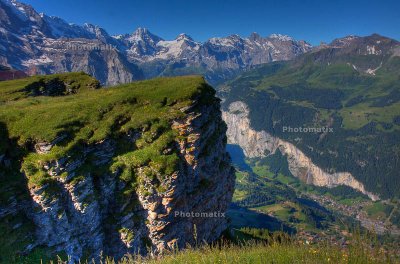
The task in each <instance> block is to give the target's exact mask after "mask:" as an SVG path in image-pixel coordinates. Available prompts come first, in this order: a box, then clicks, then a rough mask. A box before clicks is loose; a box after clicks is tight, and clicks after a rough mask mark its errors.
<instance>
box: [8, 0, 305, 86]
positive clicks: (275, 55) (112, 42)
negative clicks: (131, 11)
mask: <svg viewBox="0 0 400 264" xmlns="http://www.w3.org/2000/svg"><path fill="white" fill-rule="evenodd" d="M0 14H1V16H0V23H1V25H0V65H3V66H8V67H11V68H13V69H15V70H22V71H25V72H26V73H28V74H30V75H35V74H50V73H62V72H79V71H84V72H86V73H88V74H90V75H92V76H94V77H95V78H97V79H98V80H99V81H100V82H101V83H102V84H107V85H115V84H119V83H129V82H131V81H133V80H140V79H143V78H146V79H147V78H153V77H157V76H175V75H188V74H202V75H205V77H206V79H207V80H208V81H209V82H211V83H212V84H215V83H218V82H221V81H224V80H227V79H229V78H230V77H232V76H234V75H235V74H237V73H239V72H241V71H243V70H246V69H249V68H251V67H253V66H255V65H259V64H262V63H267V62H272V61H280V60H290V59H292V58H294V57H296V56H297V55H299V54H303V53H304V52H307V51H309V50H311V48H312V47H311V45H310V44H308V43H307V42H305V41H297V40H294V39H293V38H291V37H288V36H284V35H280V34H272V35H270V36H268V37H261V36H260V35H258V34H256V33H253V34H251V36H249V37H247V38H241V37H240V36H238V35H231V36H228V37H221V38H219V37H216V38H211V39H209V40H207V41H206V42H204V43H200V42H197V41H195V40H193V39H192V38H191V37H190V36H188V35H186V34H180V35H179V36H177V37H176V39H174V40H164V39H162V38H161V37H159V36H156V35H154V34H152V33H151V32H150V31H149V30H148V29H145V28H138V29H137V30H135V31H134V32H133V33H131V34H123V35H118V36H110V35H109V34H108V33H107V32H106V31H105V30H104V29H102V28H100V27H98V26H95V25H92V24H84V25H83V26H80V25H75V24H70V23H67V22H66V21H64V20H63V19H61V18H59V17H53V16H48V15H46V14H43V13H38V12H36V10H34V9H33V8H32V7H31V6H30V5H26V4H23V3H20V2H18V1H15V0H1V1H0Z"/></svg>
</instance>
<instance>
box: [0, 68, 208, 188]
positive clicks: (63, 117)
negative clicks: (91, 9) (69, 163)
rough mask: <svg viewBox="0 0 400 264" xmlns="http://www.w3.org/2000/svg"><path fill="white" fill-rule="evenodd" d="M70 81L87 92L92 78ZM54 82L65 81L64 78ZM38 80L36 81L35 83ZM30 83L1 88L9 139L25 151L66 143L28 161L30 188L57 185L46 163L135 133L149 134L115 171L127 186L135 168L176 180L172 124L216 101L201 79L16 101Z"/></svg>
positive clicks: (0, 118)
mask: <svg viewBox="0 0 400 264" xmlns="http://www.w3.org/2000/svg"><path fill="white" fill-rule="evenodd" d="M66 76H68V78H71V79H73V78H78V77H79V78H78V79H77V80H76V82H77V83H80V82H82V83H81V84H80V85H83V86H84V85H86V84H85V83H86V81H87V80H86V79H87V78H91V77H88V76H87V75H82V74H75V73H74V74H71V76H69V75H65V76H63V77H64V78H67V77H66ZM53 77H54V78H60V76H59V75H57V76H53ZM37 78H38V77H32V79H33V80H36V79H37ZM43 78H46V79H50V78H51V77H49V76H47V77H43ZM82 79H83V81H82ZM30 81H32V80H30ZM76 82H75V83H76ZM26 83H29V81H28V80H24V81H21V80H17V81H14V83H13V82H11V81H10V82H3V83H0V91H5V92H4V93H2V96H0V99H2V100H3V101H4V102H3V103H2V104H0V123H3V124H5V126H6V130H7V133H8V137H9V138H12V139H17V140H18V144H19V145H20V146H21V147H25V146H26V145H27V144H31V143H32V142H34V143H35V142H51V141H53V140H54V139H56V138H57V137H60V136H64V137H65V140H63V141H62V142H60V143H59V144H57V145H56V146H54V147H53V148H52V149H51V151H50V153H47V154H36V153H29V154H28V155H27V156H25V157H24V162H23V164H22V170H23V171H24V172H25V173H26V175H27V176H28V179H29V184H30V186H32V185H34V186H37V185H39V186H42V185H44V184H45V183H51V182H52V181H53V180H52V179H51V178H50V177H49V176H48V175H46V174H45V173H44V171H43V170H42V166H43V165H42V164H43V163H45V162H49V161H52V160H57V159H59V158H61V157H64V156H66V155H67V154H68V155H69V156H74V154H75V153H78V154H79V153H80V152H81V148H82V146H84V145H87V144H93V143H96V142H99V141H101V140H103V139H106V138H120V137H121V136H123V135H126V134H128V133H129V132H130V131H143V132H144V133H143V137H142V138H141V139H139V140H138V141H137V142H136V150H133V149H131V150H130V151H126V152H125V153H123V154H121V155H119V156H117V157H115V159H114V164H113V166H112V169H114V170H117V169H118V168H120V169H123V170H124V171H125V172H126V173H125V174H123V177H125V180H127V173H128V174H132V173H131V172H130V171H131V170H132V168H134V167H138V166H141V165H144V164H150V166H151V167H153V168H154V169H155V170H156V171H158V172H159V173H161V174H164V173H165V174H171V173H172V172H173V171H174V169H175V164H176V161H177V159H178V158H177V155H176V153H172V154H169V155H164V154H162V151H163V150H164V149H165V148H166V147H167V146H169V145H170V144H171V143H172V142H173V141H174V140H175V138H176V137H177V133H176V131H174V130H173V129H172V128H171V123H172V121H173V120H174V119H179V118H182V117H183V116H184V113H183V112H182V111H180V109H181V108H183V107H186V106H189V105H191V104H192V100H194V99H195V98H198V99H199V100H203V101H204V102H203V103H212V102H214V101H213V100H215V99H214V97H213V94H214V91H213V90H212V88H210V87H209V86H207V85H206V83H205V82H204V80H203V79H202V78H201V77H198V76H188V77H181V78H159V79H154V80H150V81H143V82H136V83H131V84H126V85H121V86H118V87H112V88H107V89H99V90H93V89H83V90H81V91H79V93H76V94H72V95H65V96H57V97H49V96H37V97H32V96H26V97H20V98H18V100H16V98H12V99H10V97H9V94H10V91H18V92H19V91H21V87H22V86H21V85H22V84H24V85H26ZM12 84H14V86H13V85H12ZM207 101H208V102H207ZM3 151H4V150H3ZM128 178H130V176H129V177H128ZM129 180H131V179H129Z"/></svg>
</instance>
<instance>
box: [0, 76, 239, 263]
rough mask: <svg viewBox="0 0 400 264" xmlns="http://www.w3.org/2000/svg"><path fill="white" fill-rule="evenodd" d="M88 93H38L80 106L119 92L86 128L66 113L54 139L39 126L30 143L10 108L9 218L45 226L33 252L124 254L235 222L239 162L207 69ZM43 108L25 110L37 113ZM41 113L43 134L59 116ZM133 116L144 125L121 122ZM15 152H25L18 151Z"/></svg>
mask: <svg viewBox="0 0 400 264" xmlns="http://www.w3.org/2000/svg"><path fill="white" fill-rule="evenodd" d="M75 75H76V74H75ZM81 80H82V78H81ZM176 85H180V86H179V88H180V90H179V89H176ZM16 89H17V90H20V89H19V88H16ZM80 92H81V93H84V94H82V95H81V94H80V93H79V92H78V93H74V94H72V95H70V94H68V95H65V94H61V95H58V96H48V97H45V96H43V94H41V95H42V96H40V97H37V98H39V99H37V100H47V101H46V103H45V106H44V107H46V106H49V105H52V106H53V107H55V108H57V109H61V108H60V107H64V111H65V109H66V108H68V107H67V106H65V105H64V106H60V104H61V105H63V103H60V100H61V101H64V100H65V101H64V102H66V103H67V104H68V103H69V102H70V103H73V104H74V105H75V103H76V102H79V100H84V102H87V101H85V100H90V102H88V103H84V104H80V107H81V108H82V109H81V110H82V111H83V112H84V111H86V110H87V109H92V108H90V107H91V105H92V104H93V102H94V101H97V100H98V99H96V98H93V97H95V96H97V94H98V93H100V94H107V95H108V98H112V99H110V100H111V101H109V102H107V103H104V101H102V102H103V105H104V107H102V106H101V104H100V103H99V105H98V106H97V108H96V109H95V112H93V111H92V110H90V112H88V117H89V118H90V116H92V115H96V114H98V111H99V109H100V110H101V111H102V112H101V113H100V115H99V116H98V118H97V119H95V120H94V121H93V122H88V121H85V123H83V121H82V123H79V124H78V130H79V129H81V130H80V132H76V131H75V132H74V131H71V129H74V128H76V127H75V125H76V122H75V123H74V122H72V123H71V121H70V119H68V118H73V116H71V115H70V116H69V117H67V119H68V120H63V119H62V118H61V119H58V120H59V121H60V122H61V123H60V124H63V125H56V127H57V128H59V129H60V130H58V133H56V137H55V138H54V136H49V137H48V138H52V139H53V140H39V139H37V138H36V139H35V140H33V138H35V137H34V136H32V134H31V135H30V136H29V137H30V138H31V140H28V141H29V143H28V145H24V143H23V141H22V140H21V141H20V143H16V142H14V141H13V140H12V139H11V138H14V136H15V135H17V134H19V133H20V131H14V130H12V128H13V127H14V126H13V124H12V123H8V122H7V121H5V119H3V118H4V115H1V117H0V120H1V122H0V128H1V129H0V133H1V135H2V138H3V139H5V140H4V142H5V143H6V144H5V145H3V144H2V145H0V181H1V182H2V183H3V184H2V189H1V190H2V191H4V195H3V196H2V197H0V198H1V199H0V224H3V223H4V222H7V221H10V220H9V219H11V220H13V219H15V218H16V215H17V214H24V215H25V216H26V217H27V218H28V219H30V220H32V222H33V226H34V230H35V236H34V237H33V238H32V240H31V241H30V242H29V244H28V245H27V246H26V247H25V246H24V248H23V249H21V251H24V252H25V254H28V253H29V252H30V251H31V250H35V249H36V248H38V247H41V248H46V249H49V250H50V251H51V252H52V253H53V254H54V253H55V252H65V253H66V254H68V255H69V256H71V258H72V261H77V260H78V259H79V258H81V257H83V258H87V257H94V258H97V257H98V256H99V255H100V254H101V252H102V253H103V255H104V256H114V257H116V258H118V257H122V256H123V255H124V254H126V253H140V254H147V253H149V252H151V253H156V254H157V253H160V252H163V251H164V250H167V249H175V248H182V247H185V246H187V245H194V244H195V243H197V242H199V243H201V242H203V241H207V242H211V241H214V240H216V239H217V238H218V237H219V236H220V235H221V232H222V231H223V230H225V229H226V227H227V219H226V217H225V215H224V214H225V212H226V210H227V208H228V206H229V204H230V201H231V199H232V194H233V190H234V170H233V167H232V166H231V164H230V157H229V155H228V154H227V153H226V150H225V147H226V134H225V132H226V125H225V123H224V122H223V121H222V118H221V111H220V103H219V99H217V98H216V97H215V91H214V90H213V89H212V88H211V87H210V86H208V85H207V84H206V83H205V82H204V80H203V79H202V78H200V77H186V78H168V79H156V80H151V81H146V82H141V83H134V84H130V85H125V86H120V87H115V88H109V89H97V90H96V89H88V90H86V92H85V91H84V90H82V91H80ZM160 94H161V95H160ZM164 95H167V96H168V97H164ZM33 96H35V94H32V95H31V96H28V97H27V98H19V100H20V102H22V103H23V102H25V100H28V101H29V100H31V99H32V98H33ZM103 97H104V96H103V95H99V98H103ZM71 99H72V100H71ZM53 100H54V101H53ZM7 102H8V101H7V100H6V101H5V102H4V104H7ZM52 102H54V104H52ZM78 104H79V103H78ZM75 107H76V105H75ZM39 108H40V107H39ZM40 109H42V108H40ZM40 109H39V111H41V110H40ZM52 109H54V108H52ZM121 109H122V110H123V111H121ZM54 111H55V112H58V111H59V110H57V111H56V110H54ZM34 112H35V110H31V112H29V113H26V112H25V114H23V115H24V117H22V118H25V117H26V116H29V118H32V116H35V115H36V114H35V113H34ZM143 112H146V114H145V115H143ZM72 113H75V114H77V113H76V112H74V111H72ZM39 115H40V116H41V118H42V119H43V123H44V124H46V127H45V128H44V127H41V128H39V127H35V129H36V128H37V131H39V136H40V137H42V136H43V135H44V134H45V131H44V130H46V129H47V128H48V127H49V126H51V125H50V123H51V122H52V121H53V119H54V117H50V116H47V117H46V116H45V117H43V115H41V114H39ZM153 115H154V116H153ZM149 116H150V117H149ZM81 120H85V118H79V121H81ZM129 121H132V122H134V124H135V125H134V126H133V127H131V128H130V129H121V127H127V124H129ZM64 122H66V123H64ZM97 122H100V124H98V123H97ZM110 122H111V123H112V124H111V126H110V128H111V130H109V131H108V133H106V134H102V136H100V137H97V138H96V140H89V138H91V136H92V135H93V131H96V130H98V129H96V128H94V127H96V126H98V128H99V129H103V128H104V127H106V126H107V125H110ZM85 126H86V128H89V129H93V130H92V131H90V130H86V129H85V128H84V127H85ZM10 129H11V130H12V132H10V134H9V133H8V130H10ZM24 131H26V129H24ZM46 131H48V132H49V130H46ZM51 131H53V130H50V132H51ZM3 132H4V133H5V134H3ZM12 133H16V134H13V135H14V136H12V135H11V134H12ZM85 135H86V136H88V138H87V139H84V137H85ZM7 139H8V140H7ZM18 144H20V145H18ZM18 149H21V152H18ZM22 149H24V150H22ZM60 151H61V152H60ZM13 153H14V154H13ZM15 153H17V154H18V153H19V154H20V155H21V156H20V157H18V158H17V157H16V156H12V155H17V154H15ZM19 154H18V155H19ZM20 171H22V173H23V175H20ZM18 177H19V178H21V179H23V180H21V182H19V183H18V185H17V184H14V183H13V182H12V181H11V180H10V179H9V178H12V179H13V178H18ZM25 187H26V190H25ZM10 190H18V191H19V192H21V193H22V192H24V191H26V194H24V195H14V194H13V191H10ZM5 217H8V218H7V219H5ZM15 221H18V219H17V220H15ZM7 223H8V222H7ZM20 226H21V223H19V226H17V227H16V230H19V229H18V228H20ZM10 229H11V228H10ZM7 230H8V229H7ZM16 230H14V229H11V230H10V231H9V232H11V233H12V232H17V231H16Z"/></svg>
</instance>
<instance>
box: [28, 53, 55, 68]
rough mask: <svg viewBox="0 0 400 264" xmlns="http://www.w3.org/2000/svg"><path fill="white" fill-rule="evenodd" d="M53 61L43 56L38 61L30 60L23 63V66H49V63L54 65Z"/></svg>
mask: <svg viewBox="0 0 400 264" xmlns="http://www.w3.org/2000/svg"><path fill="white" fill-rule="evenodd" d="M52 62H53V61H52V60H51V59H50V58H49V57H47V56H46V55H42V56H40V57H39V58H37V59H29V60H25V61H22V63H21V64H22V65H24V66H26V67H29V66H32V65H42V64H48V63H52Z"/></svg>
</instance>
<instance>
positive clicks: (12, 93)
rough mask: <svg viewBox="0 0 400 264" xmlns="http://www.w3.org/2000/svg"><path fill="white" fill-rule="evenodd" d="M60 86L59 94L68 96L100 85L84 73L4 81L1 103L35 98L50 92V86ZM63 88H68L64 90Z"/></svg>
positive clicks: (1, 87) (0, 88)
mask: <svg viewBox="0 0 400 264" xmlns="http://www.w3.org/2000/svg"><path fill="white" fill-rule="evenodd" d="M55 83H57V84H59V85H61V86H59V87H60V88H59V89H56V91H57V92H60V93H59V94H54V95H66V94H74V93H80V92H82V91H85V90H92V89H97V88H99V87H100V83H99V82H98V81H97V80H96V79H95V78H93V77H91V76H89V75H87V74H86V73H83V72H75V73H62V74H53V75H37V76H33V77H28V78H24V79H18V80H12V81H3V82H1V83H0V103H3V102H7V101H12V100H19V99H22V98H27V97H29V96H34V94H35V93H38V92H39V93H40V92H45V91H46V90H47V91H48V90H49V84H53V85H54V84H55ZM62 88H68V89H67V90H64V89H62Z"/></svg>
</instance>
